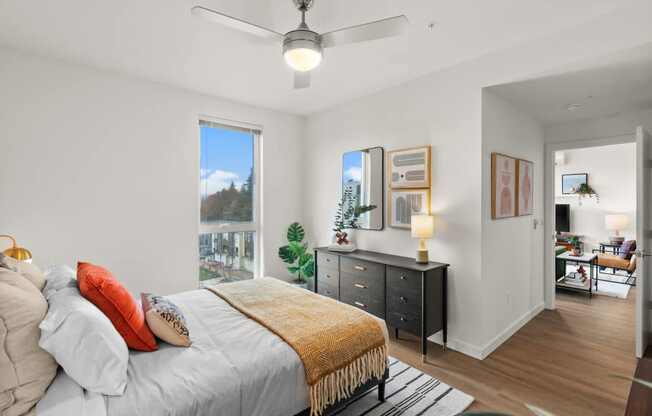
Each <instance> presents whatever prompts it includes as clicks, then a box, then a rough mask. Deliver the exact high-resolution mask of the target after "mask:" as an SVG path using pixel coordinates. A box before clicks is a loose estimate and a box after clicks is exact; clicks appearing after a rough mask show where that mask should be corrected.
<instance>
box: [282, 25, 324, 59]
mask: <svg viewBox="0 0 652 416" xmlns="http://www.w3.org/2000/svg"><path fill="white" fill-rule="evenodd" d="M292 49H311V50H313V51H316V52H319V53H320V54H321V53H322V46H321V36H319V33H317V32H313V31H312V30H309V29H307V28H305V29H304V28H299V29H297V30H293V31H291V32H288V33H286V34H285V38H284V39H283V54H285V53H286V52H287V51H289V50H292Z"/></svg>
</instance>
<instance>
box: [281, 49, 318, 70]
mask: <svg viewBox="0 0 652 416" xmlns="http://www.w3.org/2000/svg"><path fill="white" fill-rule="evenodd" d="M283 56H284V57H285V62H286V63H287V64H288V65H289V66H290V68H292V69H294V70H295V71H299V72H306V71H312V70H313V69H315V68H317V67H318V66H319V64H320V63H321V58H322V54H321V51H319V50H315V49H311V48H295V49H288V50H286V51H285V53H284V54H283Z"/></svg>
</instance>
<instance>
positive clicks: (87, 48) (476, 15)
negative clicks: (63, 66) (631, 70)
mask: <svg viewBox="0 0 652 416" xmlns="http://www.w3.org/2000/svg"><path fill="white" fill-rule="evenodd" d="M627 3H628V1H625V0H573V1H568V0H545V1H542V0H491V1H484V0H454V1H451V0H316V5H315V6H314V8H313V10H311V12H310V13H309V15H308V24H309V25H311V27H312V28H313V29H315V30H317V31H318V32H323V31H328V30H332V29H337V28H340V27H344V26H351V25H355V24H359V23H363V22H368V21H372V20H377V19H380V18H384V17H388V16H393V15H397V14H405V15H407V17H408V19H409V20H410V23H411V25H410V30H409V33H408V34H407V35H406V36H404V37H401V38H395V39H389V40H381V41H374V42H369V43H366V44H358V45H349V46H346V47H341V48H335V49H329V50H327V51H326V53H325V57H324V61H323V63H322V65H321V66H320V67H319V68H318V69H317V70H316V71H315V72H314V74H313V82H312V87H311V88H310V89H307V90H299V91H295V90H293V89H292V73H291V71H290V70H289V69H288V68H287V67H286V65H285V63H284V62H283V59H282V56H281V51H280V45H269V44H266V43H264V42H262V41H260V40H258V39H254V38H251V37H250V36H249V35H246V34H241V33H236V32H233V31H232V30H230V29H226V28H222V27H220V26H217V25H215V24H212V23H209V22H206V21H203V20H200V19H198V18H196V17H193V16H191V14H190V8H191V6H193V5H195V4H200V5H204V6H207V7H210V8H214V9H217V10H220V11H223V12H225V13H228V14H230V15H233V16H237V17H240V18H242V19H245V20H249V21H252V22H256V23H257V24H260V25H263V26H267V27H270V28H272V29H275V30H277V31H279V32H286V31H288V30H290V29H293V28H295V27H296V25H297V23H298V18H299V16H298V13H297V11H296V9H294V6H293V4H292V1H291V0H110V1H107V0H57V1H43V0H41V1H37V0H2V1H0V44H4V45H6V46H10V47H15V48H18V49H25V50H29V51H32V52H35V53H38V54H41V55H46V56H54V57H57V58H60V59H65V60H69V61H73V62H78V63H83V64H88V65H92V66H96V67H100V68H104V69H109V70H115V71H119V72H121V73H127V74H132V75H136V76H139V77H143V78H146V79H149V80H153V81H158V82H163V83H166V84H171V85H175V86H180V87H183V88H188V89H191V90H195V91H199V92H202V93H205V94H210V95H216V96H220V97H225V98H229V99H232V100H236V101H240V102H244V103H249V104H253V105H258V106H262V107H268V108H274V109H278V110H283V111H287V112H293V113H299V114H307V113H311V112H315V111H318V110H321V109H324V108H327V107H330V106H333V105H335V104H337V103H339V102H342V101H346V100H349V99H352V98H355V97H358V96H362V95H366V94H369V93H371V92H374V91H377V90H380V89H383V88H386V87H389V86H392V85H396V84H399V83H401V82H404V81H407V80H409V79H413V78H416V77H419V76H422V75H425V74H427V73H429V72H432V71H435V70H437V69H439V68H443V67H447V66H451V65H453V64H455V63H458V62H461V61H464V60H468V59H471V58H475V57H478V56H480V55H483V54H486V53H489V52H492V51H496V50H500V49H504V48H507V47H511V46H515V45H517V44H522V43H525V42H526V41H528V40H531V39H534V38H539V37H542V36H545V35H547V34H550V33H554V32H557V31H559V30H561V29H563V28H566V27H571V26H575V25H578V24H580V23H582V22H585V21H588V20H590V19H593V18H595V17H597V16H599V15H602V14H606V13H609V12H611V11H613V10H615V9H616V8H617V7H622V6H624V5H626V4H627ZM431 21H434V22H436V23H437V24H436V27H435V29H434V30H433V31H430V30H429V29H428V23H429V22H431Z"/></svg>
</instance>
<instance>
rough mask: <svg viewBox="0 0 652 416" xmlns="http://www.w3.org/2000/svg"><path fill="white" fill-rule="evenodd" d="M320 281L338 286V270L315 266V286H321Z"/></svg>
mask: <svg viewBox="0 0 652 416" xmlns="http://www.w3.org/2000/svg"><path fill="white" fill-rule="evenodd" d="M322 283H326V284H328V285H331V286H335V287H339V286H340V272H338V271H337V269H331V268H328V267H319V268H317V287H319V286H321V284H322Z"/></svg>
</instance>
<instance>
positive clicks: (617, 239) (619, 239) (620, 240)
mask: <svg viewBox="0 0 652 416" xmlns="http://www.w3.org/2000/svg"><path fill="white" fill-rule="evenodd" d="M609 242H610V243H611V244H620V245H622V244H623V243H624V242H625V237H621V236H616V235H612V236H610V237H609Z"/></svg>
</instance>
